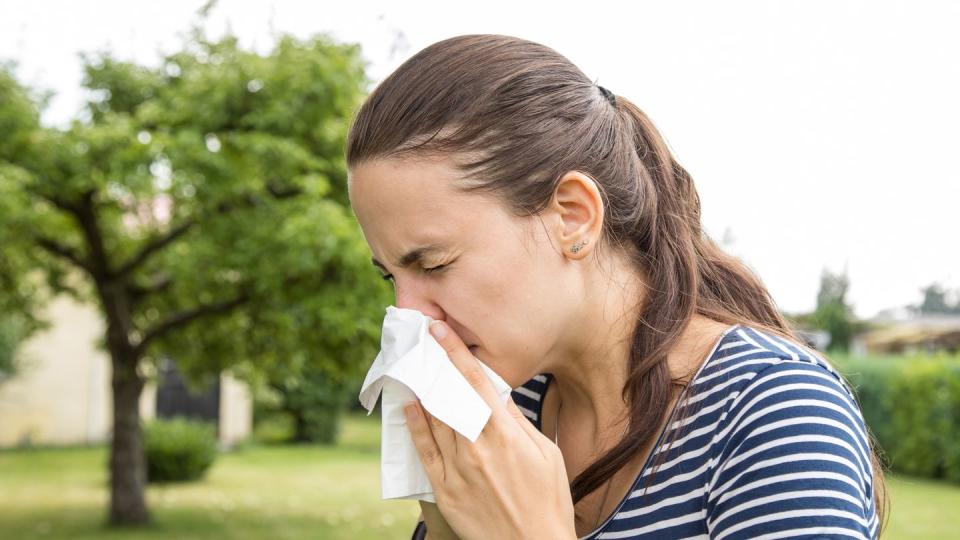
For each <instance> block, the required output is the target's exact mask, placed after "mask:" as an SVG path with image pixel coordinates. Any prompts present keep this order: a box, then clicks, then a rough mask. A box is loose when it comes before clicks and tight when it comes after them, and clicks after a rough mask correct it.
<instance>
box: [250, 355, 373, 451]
mask: <svg viewBox="0 0 960 540" xmlns="http://www.w3.org/2000/svg"><path fill="white" fill-rule="evenodd" d="M268 381H269V382H268V384H269V386H270V388H269V392H270V394H272V399H270V400H269V401H272V404H271V403H269V401H268V400H267V399H261V400H259V401H260V404H261V406H260V407H259V409H260V411H259V412H260V413H261V415H262V416H263V417H266V418H269V417H271V416H274V415H276V414H278V413H281V414H285V415H287V416H288V417H289V419H290V422H291V425H292V430H291V432H290V433H289V440H290V441H293V442H311V443H320V444H333V443H335V442H336V440H337V436H338V435H339V434H340V429H341V425H340V422H341V419H342V417H343V415H344V413H345V412H346V410H347V404H348V403H349V402H350V400H351V399H352V400H356V399H357V398H356V396H357V394H358V393H359V389H356V393H355V392H354V390H355V389H354V388H353V387H352V386H351V385H350V384H348V381H345V380H339V379H337V378H334V377H331V376H330V375H329V374H328V373H326V372H325V370H322V369H316V368H315V367H314V366H313V365H312V364H309V363H308V364H305V365H303V366H300V369H299V370H297V369H296V368H291V369H288V370H284V371H277V372H276V373H273V374H271V375H270V376H269V377H268Z"/></svg>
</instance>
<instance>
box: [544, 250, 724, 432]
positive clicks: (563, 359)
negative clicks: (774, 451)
mask: <svg viewBox="0 0 960 540" xmlns="http://www.w3.org/2000/svg"><path fill="white" fill-rule="evenodd" d="M595 274H596V273H595ZM611 275H613V276H620V279H618V280H614V281H613V282H611V281H605V282H604V283H602V284H597V285H596V286H594V287H588V288H587V293H588V294H587V296H586V297H587V298H591V299H592V300H593V301H592V302H589V303H588V304H587V306H586V309H585V312H584V313H582V315H580V316H578V317H577V320H576V321H574V323H573V325H572V327H571V328H570V329H569V330H568V332H566V334H565V335H567V336H568V340H567V341H566V343H564V344H563V348H562V351H561V352H560V353H558V354H555V355H551V357H552V358H553V361H551V362H550V364H549V365H547V366H545V368H546V369H544V370H543V371H546V372H549V373H552V374H553V375H554V378H555V379H556V384H557V393H558V395H559V401H560V404H561V405H560V406H561V407H562V408H563V416H564V420H563V421H564V425H567V426H570V425H576V426H578V431H579V430H580V429H583V432H582V433H581V436H584V437H589V438H588V439H586V440H593V441H597V442H598V443H599V444H603V441H605V440H606V439H610V442H615V441H616V440H618V438H619V435H620V434H622V432H624V431H625V429H626V427H627V419H628V417H629V414H628V413H629V410H628V406H627V404H626V402H625V401H624V400H623V398H622V397H621V390H622V389H623V387H624V385H625V384H626V381H627V375H628V372H627V363H628V358H629V355H630V345H631V341H632V339H633V331H634V324H635V321H636V319H637V317H638V311H637V310H638V306H639V302H638V301H637V299H640V298H642V296H641V295H642V293H643V290H644V288H643V280H642V276H638V275H637V274H636V273H634V272H631V271H628V269H626V268H621V271H620V272H612V273H611ZM583 321H592V323H590V324H584V323H583ZM727 328H729V325H727V324H723V323H720V322H717V321H714V320H712V319H709V318H707V317H704V316H701V315H694V316H693V317H692V318H691V320H690V321H689V323H688V324H687V326H686V327H685V328H684V330H683V331H682V332H681V335H680V337H679V338H678V340H677V342H676V343H675V344H674V346H673V347H672V348H671V350H670V351H669V352H668V354H667V363H668V367H669V369H670V373H671V377H673V378H686V379H687V380H689V378H690V377H692V376H693V374H694V373H695V372H696V371H697V370H698V369H699V367H700V365H701V364H702V363H703V361H704V360H706V355H707V354H709V352H710V348H711V347H712V346H713V345H714V344H715V343H716V340H717V339H719V337H720V335H721V334H722V333H723V332H724V331H725V330H726V329H727Z"/></svg>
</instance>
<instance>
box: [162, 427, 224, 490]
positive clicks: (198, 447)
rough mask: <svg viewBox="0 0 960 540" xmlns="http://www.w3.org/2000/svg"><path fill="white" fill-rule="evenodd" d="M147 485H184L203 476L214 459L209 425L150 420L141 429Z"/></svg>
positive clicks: (214, 446) (212, 430)
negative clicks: (173, 483)
mask: <svg viewBox="0 0 960 540" xmlns="http://www.w3.org/2000/svg"><path fill="white" fill-rule="evenodd" d="M144 446H145V449H146V455H147V479H148V481H149V482H185V481H190V480H198V479H200V478H202V477H203V475H204V474H205V473H206V471H207V469H209V468H210V465H212V464H213V460H214V459H215V458H216V457H217V435H216V429H215V428H214V425H213V424H211V423H209V422H201V421H197V420H188V419H186V418H173V419H171V420H160V419H158V420H154V421H152V422H150V423H148V424H147V425H146V426H145V429H144Z"/></svg>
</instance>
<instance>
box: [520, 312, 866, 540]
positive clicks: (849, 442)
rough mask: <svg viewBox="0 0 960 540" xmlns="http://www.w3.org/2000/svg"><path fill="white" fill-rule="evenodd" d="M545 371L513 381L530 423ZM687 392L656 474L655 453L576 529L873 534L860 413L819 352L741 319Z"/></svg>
mask: <svg viewBox="0 0 960 540" xmlns="http://www.w3.org/2000/svg"><path fill="white" fill-rule="evenodd" d="M551 377H552V375H551V374H541V375H537V376H536V377H534V378H533V379H530V380H529V381H527V382H526V383H524V384H523V385H522V386H521V387H518V388H516V389H514V390H513V392H512V397H513V400H514V402H516V404H517V406H518V407H519V408H520V410H521V411H523V413H524V415H526V416H527V418H528V419H529V420H530V421H531V422H532V423H533V424H534V425H535V426H536V427H537V429H540V410H541V408H540V405H541V403H542V398H543V394H544V393H545V391H546V389H547V387H548V385H549V379H550V378H551ZM688 392H689V394H688V395H687V397H686V398H685V399H684V404H689V405H690V407H689V408H688V409H686V410H687V411H688V412H687V414H686V415H685V417H684V418H676V419H673V418H672V419H671V422H670V425H669V426H668V428H667V430H665V432H664V433H661V435H660V440H659V441H658V442H657V448H656V450H655V452H654V455H656V456H657V457H658V458H659V459H662V463H661V465H660V466H659V468H658V469H657V470H656V471H655V474H653V475H652V480H651V479H650V478H649V477H650V476H651V473H653V472H654V471H652V470H651V468H652V465H653V463H654V462H653V461H652V459H651V458H652V456H651V457H650V458H648V460H647V464H646V465H645V467H644V469H643V471H642V472H641V473H640V475H639V476H638V477H637V479H636V480H635V482H634V485H633V487H632V488H631V490H630V491H629V492H628V494H627V496H626V497H625V498H624V499H623V500H622V501H621V502H620V504H619V506H618V508H617V510H616V511H615V512H614V513H613V514H612V515H611V516H610V517H608V519H607V520H606V521H605V522H604V523H602V524H601V525H600V526H599V527H598V528H597V529H596V530H595V531H593V532H591V533H590V534H589V535H587V536H584V537H583V539H603V538H629V539H638V538H715V539H739V538H797V537H807V538H809V537H817V538H824V537H827V538H876V537H877V532H878V527H879V522H878V519H877V513H876V509H875V507H874V500H873V470H872V468H871V463H870V447H869V443H868V439H867V435H866V429H865V427H864V422H863V418H862V416H861V413H860V409H859V407H858V406H857V403H856V401H855V399H854V396H853V393H852V392H851V391H850V389H849V388H848V387H847V386H846V384H845V383H844V382H843V380H842V379H841V378H840V376H839V374H838V373H837V372H836V370H835V369H834V368H833V367H832V366H831V365H830V364H829V363H828V362H827V361H826V360H824V359H823V358H822V357H820V356H818V355H817V354H816V353H815V352H813V351H810V350H807V349H806V348H803V347H800V346H799V345H797V344H795V343H793V342H791V341H789V340H785V339H783V338H780V337H778V336H775V335H773V334H771V333H768V332H764V331H760V330H758V329H754V328H751V327H749V326H745V325H736V326H733V327H731V328H730V329H729V330H727V332H726V333H725V334H724V335H723V336H722V337H721V338H720V339H719V340H718V342H717V343H716V345H715V346H714V349H713V350H712V351H711V353H710V357H709V358H708V360H707V361H706V362H705V363H704V364H703V366H701V368H700V370H699V372H698V373H697V374H696V376H695V377H694V379H693V384H692V385H691V387H690V388H689V389H688ZM678 410H679V409H678ZM676 430H679V431H676ZM671 438H675V439H674V440H673V441H672V443H671V442H670V439H671ZM663 453H665V455H663V456H660V454H663ZM648 481H649V485H647V482H648Z"/></svg>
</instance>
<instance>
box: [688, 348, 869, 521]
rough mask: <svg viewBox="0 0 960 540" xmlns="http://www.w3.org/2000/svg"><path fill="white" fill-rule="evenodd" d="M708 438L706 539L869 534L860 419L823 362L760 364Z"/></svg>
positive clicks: (848, 395) (866, 465) (849, 397)
mask: <svg viewBox="0 0 960 540" xmlns="http://www.w3.org/2000/svg"><path fill="white" fill-rule="evenodd" d="M714 441H715V443H714V447H713V462H714V464H715V465H714V469H713V473H712V475H711V478H710V481H709V484H708V485H707V494H706V497H707V507H706V508H707V516H706V517H707V527H708V530H709V533H710V537H711V538H714V539H724V538H728V539H740V538H876V535H877V531H878V525H879V522H878V520H877V515H876V508H875V504H874V499H873V469H872V466H871V459H870V447H869V439H868V438H867V435H866V429H865V425H864V421H863V417H862V416H861V412H860V408H859V406H858V405H857V403H856V401H855V399H854V398H853V395H852V393H851V392H850V391H849V389H848V388H847V386H846V385H845V384H844V383H843V382H842V381H841V380H840V379H839V378H838V377H837V375H835V374H834V373H833V372H832V371H831V370H828V369H827V368H826V367H824V366H822V365H819V364H816V363H813V362H809V361H799V360H792V361H791V360H783V361H780V362H778V363H775V364H773V365H771V366H769V367H766V368H764V369H762V370H761V371H759V372H758V373H757V375H756V377H754V378H753V379H752V380H751V381H750V382H749V383H747V385H746V386H745V387H744V388H743V389H742V390H741V391H740V394H739V395H738V396H737V397H735V398H734V400H733V401H732V403H731V407H730V409H729V410H728V411H727V416H726V418H725V420H724V421H722V422H721V423H720V431H718V433H717V435H716V437H715V439H714Z"/></svg>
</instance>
